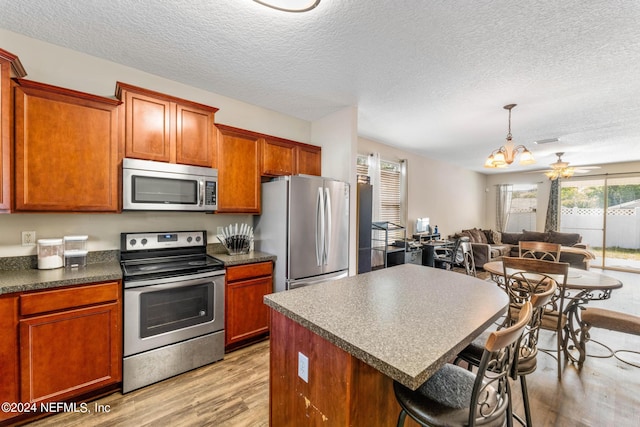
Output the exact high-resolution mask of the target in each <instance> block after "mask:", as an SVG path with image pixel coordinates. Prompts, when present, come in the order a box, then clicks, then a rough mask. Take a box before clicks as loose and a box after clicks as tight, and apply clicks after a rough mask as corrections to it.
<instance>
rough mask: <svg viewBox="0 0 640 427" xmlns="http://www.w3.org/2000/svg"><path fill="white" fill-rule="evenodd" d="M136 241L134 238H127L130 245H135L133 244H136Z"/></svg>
mask: <svg viewBox="0 0 640 427" xmlns="http://www.w3.org/2000/svg"><path fill="white" fill-rule="evenodd" d="M136 243H138V241H137V240H136V239H131V240H129V244H130V245H131V246H135V245H136Z"/></svg>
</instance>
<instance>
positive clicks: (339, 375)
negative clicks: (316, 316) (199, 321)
mask: <svg viewBox="0 0 640 427" xmlns="http://www.w3.org/2000/svg"><path fill="white" fill-rule="evenodd" d="M270 347H271V360H270V382H269V386H270V395H269V412H270V415H269V416H270V425H272V426H296V427H297V426H301V425H304V426H327V425H331V426H355V425H395V423H396V421H397V417H398V413H399V412H400V406H399V405H398V403H397V402H396V400H395V396H394V394H393V381H392V380H391V379H390V378H389V377H387V376H386V375H383V374H382V373H380V372H379V371H377V370H376V369H374V368H372V367H371V366H369V365H367V364H366V363H364V362H361V361H360V360H358V359H356V358H355V357H353V356H351V355H350V354H349V353H347V352H345V351H344V350H342V349H340V348H338V347H337V346H335V345H334V344H332V343H330V342H328V341H327V340H325V339H324V338H322V337H320V336H318V335H316V334H315V333H313V332H311V331H309V330H308V329H306V328H305V327H303V326H301V325H300V324H298V323H296V322H295V321H293V320H291V319H289V318H287V317H286V316H284V315H282V314H280V313H279V312H277V311H275V310H273V309H272V310H271V345H270ZM298 352H301V353H303V354H304V355H306V356H307V357H308V358H309V382H308V383H306V382H305V381H303V380H302V379H301V378H300V377H298ZM409 421H411V420H408V422H407V424H406V425H407V426H415V425H417V424H414V423H413V422H409Z"/></svg>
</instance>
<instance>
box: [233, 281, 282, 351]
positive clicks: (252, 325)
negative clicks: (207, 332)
mask: <svg viewBox="0 0 640 427" xmlns="http://www.w3.org/2000/svg"><path fill="white" fill-rule="evenodd" d="M272 291H273V280H272V278H271V276H269V277H262V278H257V279H252V280H244V281H240V282H236V283H230V284H228V285H227V289H226V299H227V310H226V312H225V313H226V323H227V324H226V326H225V347H232V346H233V344H235V343H239V342H243V341H247V340H249V339H250V338H254V337H258V336H260V335H263V334H266V333H267V332H269V309H268V307H267V306H266V305H265V304H264V302H263V297H264V296H265V295H267V294H270V293H271V292H272Z"/></svg>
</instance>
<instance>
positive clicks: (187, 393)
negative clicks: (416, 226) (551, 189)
mask: <svg viewBox="0 0 640 427" xmlns="http://www.w3.org/2000/svg"><path fill="white" fill-rule="evenodd" d="M606 274H609V275H612V276H616V277H620V279H621V280H622V281H623V283H624V287H623V288H622V289H620V290H617V291H615V292H614V294H613V296H612V298H611V299H610V300H608V301H604V302H599V303H594V304H593V305H600V306H606V307H608V308H614V309H618V310H624V311H626V312H630V313H634V314H640V308H639V307H640V275H638V274H631V273H628V274H623V273H616V272H606ZM592 337H593V339H594V340H596V341H599V342H602V343H604V344H606V345H607V346H609V347H611V348H613V349H628V350H640V336H633V335H625V334H620V333H617V332H610V331H606V330H596V329H594V330H592ZM541 339H542V341H543V343H542V344H541V346H542V347H543V348H544V347H545V346H546V348H553V345H554V343H555V336H554V335H553V334H552V333H550V332H547V331H543V332H542V333H541ZM587 350H588V351H587V353H588V354H589V355H590V356H589V357H588V358H587V360H586V362H585V365H584V367H583V368H582V370H580V371H579V370H578V369H577V368H576V367H575V366H573V365H570V364H569V365H566V367H565V369H564V371H563V374H562V381H561V382H559V381H558V380H557V374H556V369H557V368H556V361H555V360H554V359H553V358H552V357H551V356H549V355H547V354H540V355H539V357H538V369H537V371H536V372H535V373H533V374H532V375H530V376H528V377H527V381H528V389H529V396H530V402H531V408H532V412H533V419H534V425H535V426H594V427H595V426H597V427H604V426H611V427H627V426H628V427H636V426H638V425H640V368H636V367H633V366H630V365H628V364H625V363H623V362H620V361H618V360H616V359H615V358H597V357H594V356H597V355H604V354H606V351H605V350H604V349H603V348H602V347H601V346H599V345H598V344H596V343H589V345H588V349H587ZM629 359H630V360H631V361H632V362H634V363H635V364H640V356H634V355H632V356H630V357H629ZM268 381H269V343H268V341H263V342H261V343H258V344H255V345H253V346H250V347H247V348H244V349H241V350H238V351H235V352H233V353H230V354H227V355H225V359H224V360H223V361H220V362H217V363H214V364H211V365H208V366H206V367H203V368H200V369H196V370H194V371H191V372H187V373H185V374H182V375H180V376H177V377H174V378H171V379H168V380H165V381H162V382H160V383H158V384H154V385H151V386H148V387H145V388H143V389H140V390H136V391H134V392H131V393H128V394H126V395H122V394H121V393H113V394H111V395H109V396H106V397H103V398H101V399H99V400H97V401H95V403H97V404H99V405H110V412H109V413H92V414H79V413H63V414H57V415H54V416H51V417H48V418H45V419H41V420H38V421H35V422H33V423H31V424H30V426H31V427H45V426H55V427H60V426H65V427H66V426H78V427H80V426H82V427H86V426H104V427H106V426H118V427H120V426H122V427H128V426H132V427H133V426H136V427H139V426H220V427H236V426H241V427H244V426H267V425H268V424H269V388H268ZM513 394H514V398H515V410H516V413H519V414H521V415H524V414H523V410H522V402H521V398H520V396H521V393H520V385H519V382H515V383H513ZM93 407H94V403H93V402H92V403H90V404H89V408H90V409H93ZM515 425H518V424H517V423H516V424H515ZM328 427H331V426H328ZM374 427H375V426H374Z"/></svg>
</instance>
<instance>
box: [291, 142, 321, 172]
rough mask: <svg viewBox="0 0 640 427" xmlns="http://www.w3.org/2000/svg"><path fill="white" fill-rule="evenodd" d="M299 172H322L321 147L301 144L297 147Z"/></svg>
mask: <svg viewBox="0 0 640 427" xmlns="http://www.w3.org/2000/svg"><path fill="white" fill-rule="evenodd" d="M296 162H297V163H296V167H297V173H299V174H304V175H317V176H320V175H321V174H322V152H321V148H320V147H316V146H314V145H306V144H305V145H302V144H299V145H298V146H297V147H296Z"/></svg>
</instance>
